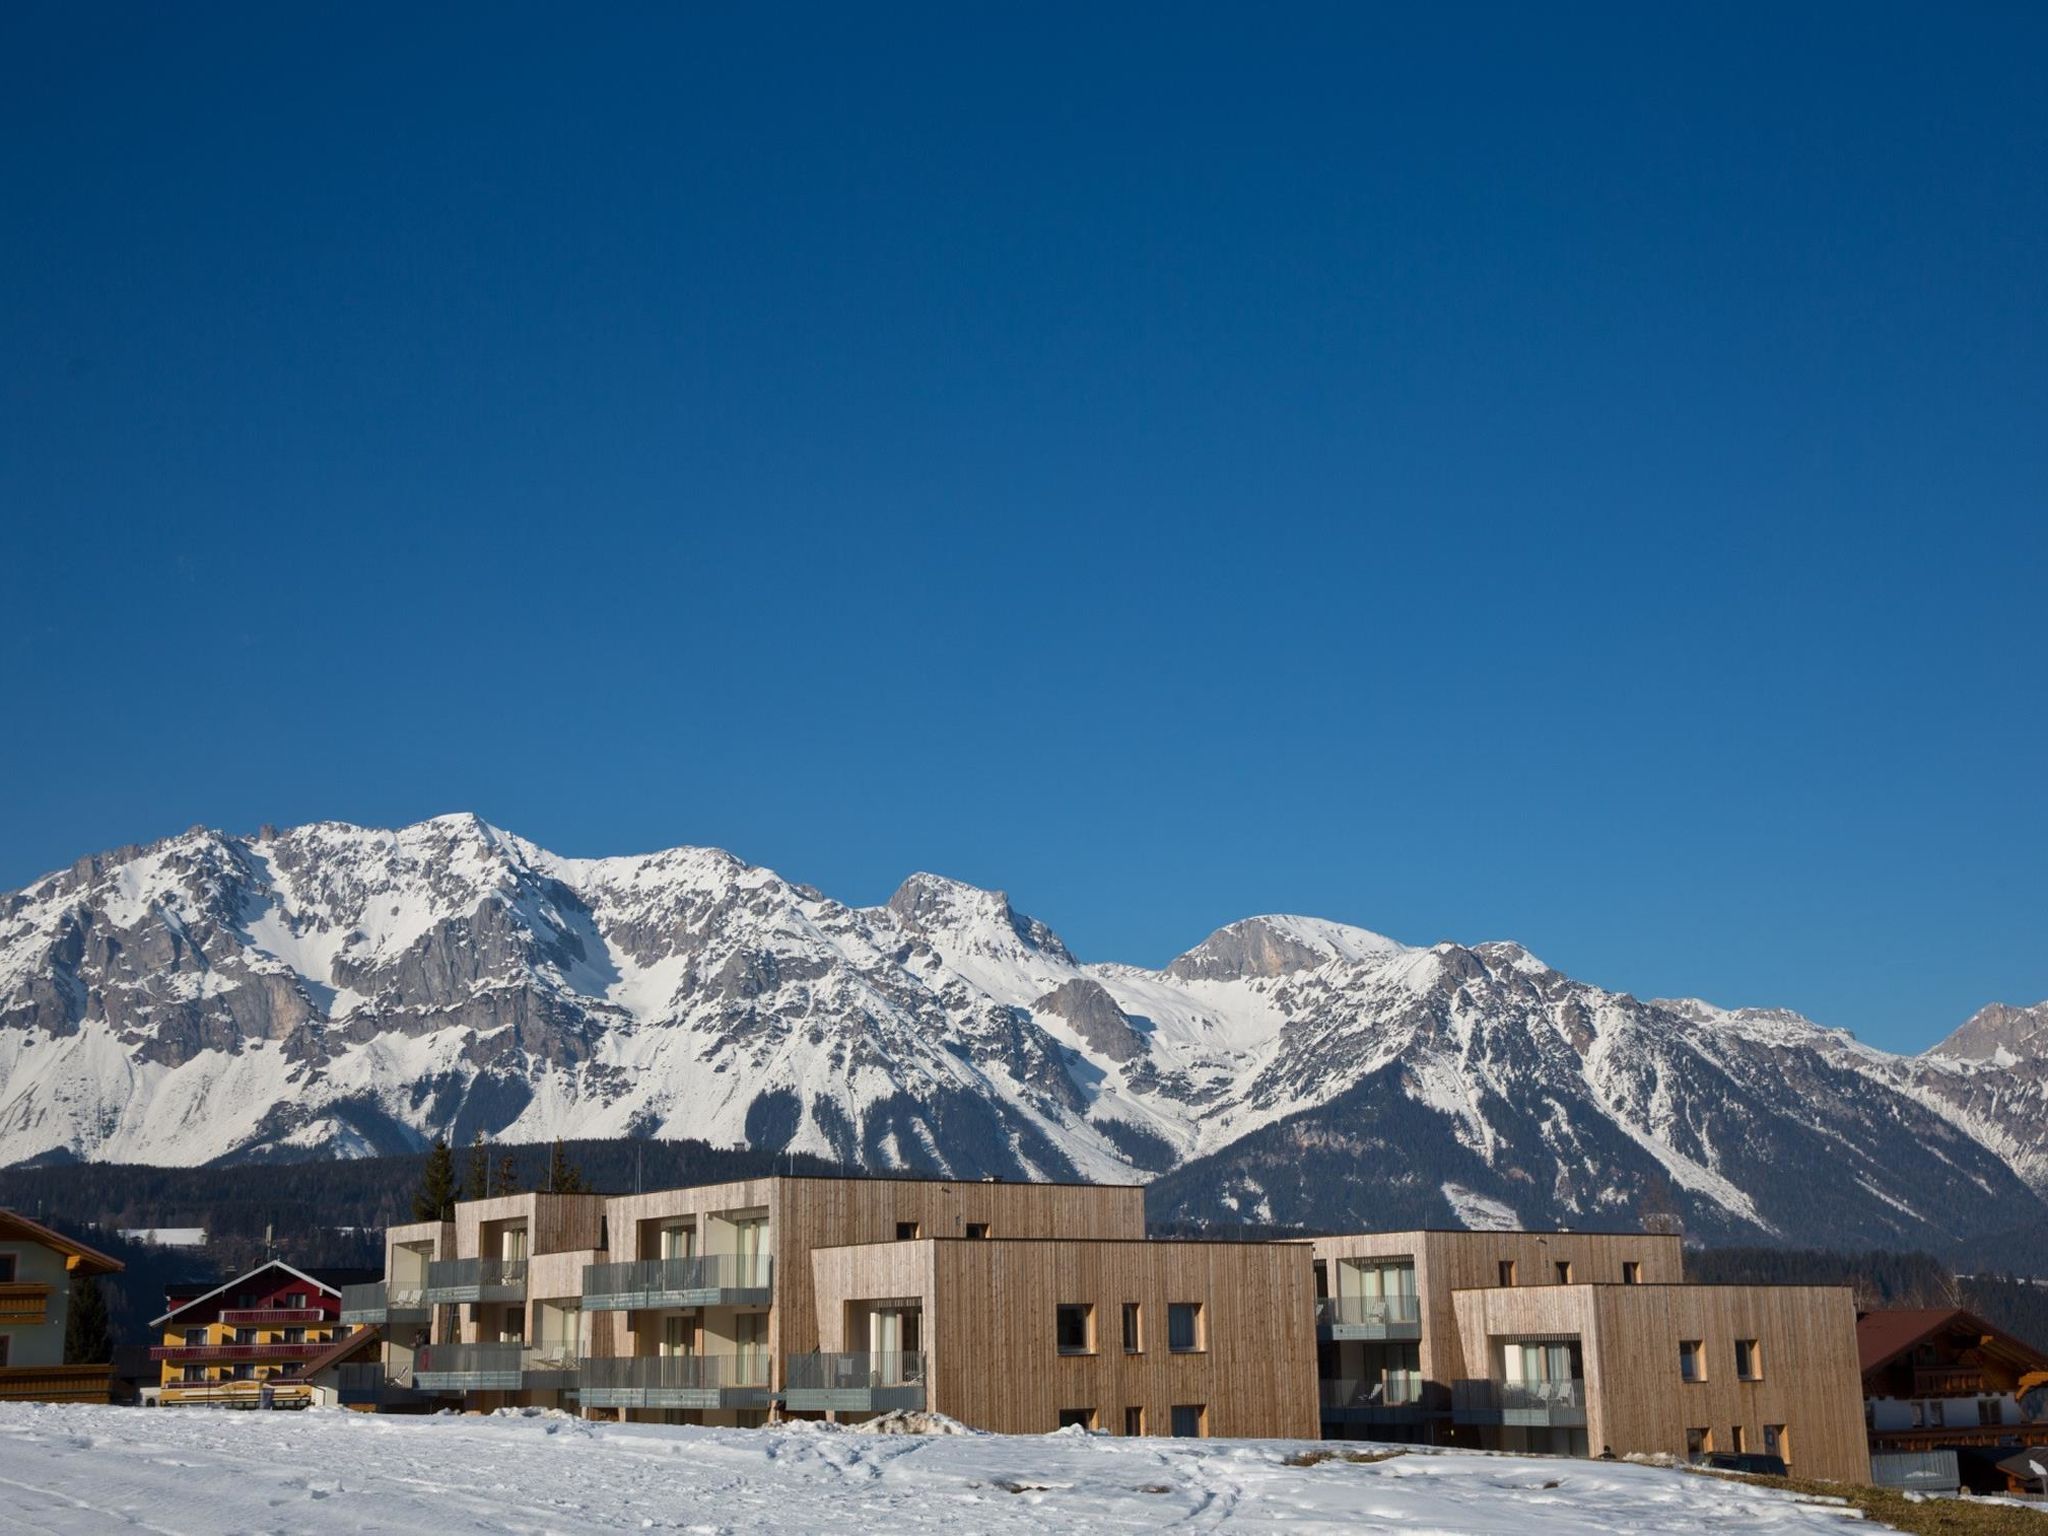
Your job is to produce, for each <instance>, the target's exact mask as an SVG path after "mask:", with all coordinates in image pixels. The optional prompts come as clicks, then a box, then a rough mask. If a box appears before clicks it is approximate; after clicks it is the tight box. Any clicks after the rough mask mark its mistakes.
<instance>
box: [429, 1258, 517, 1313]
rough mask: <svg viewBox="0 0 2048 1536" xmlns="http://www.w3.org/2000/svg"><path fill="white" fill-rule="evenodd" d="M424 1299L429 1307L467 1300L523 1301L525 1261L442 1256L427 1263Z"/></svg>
mask: <svg viewBox="0 0 2048 1536" xmlns="http://www.w3.org/2000/svg"><path fill="white" fill-rule="evenodd" d="M424 1299H425V1301H426V1302H427V1304H428V1305H431V1306H443V1305H447V1304H449V1303H460V1302H467V1301H524V1300H526V1260H524V1259H443V1260H440V1261H439V1262H437V1263H433V1264H429V1265H428V1266H427V1283H426V1287H425V1291H424Z"/></svg>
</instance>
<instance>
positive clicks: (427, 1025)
mask: <svg viewBox="0 0 2048 1536" xmlns="http://www.w3.org/2000/svg"><path fill="white" fill-rule="evenodd" d="M2035 1014H2036V1011H2033V1010H2012V1009H2005V1010H1996V1009H1993V1010H1986V1012H1985V1014H1982V1015H1980V1016H1979V1018H1978V1019H1977V1020H1973V1021H1972V1023H1971V1025H1969V1026H1966V1027H1965V1030H1964V1031H1959V1032H1958V1037H1957V1040H1956V1042H1953V1043H1952V1044H1953V1048H1951V1047H1950V1046H1949V1045H1945V1046H1944V1047H1943V1048H1942V1049H1941V1050H1939V1051H1937V1052H1934V1053H1930V1054H1929V1055H1927V1056H1924V1057H1897V1056H1892V1055H1889V1054H1887V1053H1885V1052H1882V1051H1876V1050H1873V1049H1871V1048H1870V1047H1867V1046H1864V1045H1862V1044H1860V1043H1859V1042H1857V1041H1856V1040H1855V1039H1854V1038H1853V1037H1852V1036H1850V1035H1848V1034H1847V1033H1846V1032H1844V1031H1840V1030H1831V1029H1823V1028H1821V1027H1820V1026H1817V1025H1815V1024H1813V1023H1811V1022H1809V1021H1807V1020H1805V1019H1802V1018H1800V1017H1799V1016H1798V1015H1796V1014H1791V1013H1786V1012H1783V1011H1773V1010H1760V1009H1742V1010H1724V1009H1719V1008H1715V1007H1712V1006H1711V1005H1709V1004H1705V1003H1701V1002H1698V1001H1696V1000H1679V1001H1663V1002H1643V1001H1640V1000H1638V999H1635V998H1633V997H1629V996H1627V995H1625V994H1620V993H1612V992H1607V991H1604V990H1602V989H1600V988H1597V987H1592V986H1588V985H1586V984H1584V983H1581V982H1577V981H1574V980H1572V979H1571V978H1569V977H1566V976H1563V975H1561V974H1560V973H1558V972H1557V971H1555V970H1553V969H1551V968H1550V967H1548V966H1546V965H1544V964H1543V962H1542V961H1540V960H1538V959H1537V958H1536V957H1535V956H1533V955H1531V954H1529V952H1528V951H1527V950H1525V949H1523V948H1521V947H1520V946H1519V945H1515V944H1508V943H1490V944H1479V945H1474V946H1470V947H1467V946H1463V945H1459V944H1451V943H1440V944H1435V945H1431V946H1427V947H1418V946H1411V945H1406V944H1402V943H1399V942H1396V941H1395V940H1393V939H1389V938H1386V937H1384V936H1382V935H1380V934H1376V933H1372V932H1369V931H1367V930H1365V929H1362V928H1354V927H1348V926H1346V925H1343V924H1339V923H1332V922H1327V921H1323V920H1320V919H1315V918H1308V917H1298V916H1290V915H1284V914H1272V915H1266V916H1260V917H1252V918H1246V919H1244V920H1242V921H1239V922H1236V923H1232V924H1229V925H1227V926H1226V927H1224V928H1221V929H1219V930H1217V931H1216V932H1215V933H1214V934H1211V935H1210V936H1209V937H1208V938H1207V939H1205V940H1203V941H1202V942H1201V943H1200V944H1198V945H1196V946H1195V947H1194V948H1193V949H1190V950H1189V951H1188V952H1187V953H1185V954H1183V955H1181V956H1180V957H1179V958H1178V959H1176V960H1174V961H1173V962H1172V963H1170V964H1169V965H1167V966H1165V967H1163V968H1161V969H1157V970H1154V969H1148V968H1144V967H1138V966H1131V965H1123V964H1116V963H1088V964H1084V963H1082V962H1081V961H1079V960H1077V959H1076V957H1075V956H1074V955H1073V954H1072V952H1071V951H1070V950H1069V949H1068V948H1067V946H1066V945H1065V944H1064V943H1063V942H1062V941H1061V939H1060V938H1059V936H1058V935H1057V934H1056V933H1054V932H1053V931H1052V930H1051V929H1050V928H1049V927H1047V926H1046V925H1045V924H1044V923H1042V922H1039V921H1038V920H1036V919H1034V918H1031V917H1028V916H1025V915H1023V914H1021V913H1019V912H1017V911H1016V910H1015V909H1014V908H1013V907H1012V906H1011V904H1010V902H1009V900H1008V899H1007V897H1005V896H1004V895H1003V894H1002V893H1001V892H997V891H986V890H981V889H978V888H976V887H973V886H968V885H964V884H961V883H960V882H957V881H953V880H948V879H945V878H943V877H941V876H937V875H932V874H915V875H912V876H911V877H909V878H908V879H906V880H905V881H904V882H903V884H902V886H901V887H900V888H899V889H898V890H897V891H896V893H895V894H894V895H893V896H892V897H891V898H890V899H889V900H888V901H887V902H886V903H884V904H882V905H880V906H875V907H850V906H847V905H844V904H842V903H840V902H837V901H834V900H832V899H831V898H829V897H827V896H825V895H824V894H822V893H820V892H818V891H815V890H812V889H810V888H808V887H805V886H800V885H795V884H792V883H790V882H788V881H786V880H784V879H783V878H781V877H780V876H779V875H777V874H776V873H775V872H774V871H772V870H768V869H763V868H760V867H758V866H754V865H749V864H746V863H745V862H743V861H742V860H739V859H737V858H735V857H733V856H732V855H731V854H728V853H724V852H722V851H720V850H717V849H710V848H675V849H670V850H666V851H664V852H659V853H652V854H646V855H638V856H631V857H612V858H595V859H570V858H563V857H560V856H558V855H555V854H553V853H550V852H548V851H547V850H546V849H543V848H540V847H538V846H537V845H535V844H533V843H530V842H528V841H526V840H525V839H523V838H520V837H517V836H516V835H513V834H511V833H508V832H505V831H503V830H501V829H499V828H496V827H493V826H491V825H489V824H488V823H486V822H483V821H481V820H480V819H478V818H476V817H474V816H468V815H457V816H444V817H437V818H435V819H433V820H431V821H426V822H421V823H419V824H417V825H415V826H411V827H405V828H401V829H398V830H396V831H380V830H374V829H367V828H361V827H355V826H349V825H346V824H343V823H337V822H321V823H314V824H311V825H308V826H304V827H297V828H291V829H285V830H281V831H280V830H276V829H270V828H266V829H264V830H263V831H262V832H260V833H258V834H257V835H255V836H253V837H235V836H230V835H227V834H224V833H220V832H216V831H212V830H208V829H205V828H195V829H194V830H193V831H191V832H188V833H185V834H183V835H182V836H179V837H174V838H169V839H166V840H165V841H163V842H160V843H156V844H153V845H151V846H149V847H147V848H131V849H122V850H118V851H116V852H114V853H110V854H106V855H102V856H98V857H95V858H90V859H84V860H81V861H80V862H79V863H78V864H76V865H74V866H72V867H71V868H70V869H68V870H64V871H60V872H57V873H55V874H52V875H50V876H47V877H45V878H44V879H43V880H40V881H38V882H36V883H35V884H34V885H32V886H30V887H28V888H27V889H25V890H22V891H19V892H15V893H12V894H10V895H6V896H0V1162H19V1161H24V1160H29V1159H37V1158H48V1157H66V1158H89V1159H105V1160H123V1161H145V1162H159V1163H200V1162H208V1161H213V1160H218V1159H234V1158H247V1157H259V1156H268V1157H278V1156H329V1155H342V1156H354V1155H367V1154H372V1153H377V1152H384V1151H397V1150H410V1149H412V1148H415V1147H417V1146H419V1145H421V1144H422V1143H423V1141H424V1140H425V1139H427V1138H430V1137H432V1136H434V1135H449V1136H452V1137H454V1138H455V1139H457V1140H463V1139H466V1138H467V1137H468V1136H470V1135H471V1134H473V1133H474V1132H475V1131H477V1130H483V1131H485V1132H487V1133H489V1134H491V1135H493V1136H496V1137H500V1138H502V1139H506V1140H521V1141H526V1140H539V1139H544V1138H548V1137H552V1136H558V1135H559V1136H569V1137H615V1136H629V1135H656V1136H692V1137H699V1138H703V1139H706V1140H710V1141H713V1142H718V1143H725V1144H736V1143H742V1142H745V1143H749V1144H753V1145H757V1146H767V1147H774V1148H782V1147H791V1148H795V1149H798V1150H803V1151H810V1152H816V1153H820V1154H824V1155H827V1156H831V1157H836V1158H840V1159H842V1160H845V1161H848V1162H853V1163H859V1164H862V1165H864V1166H869V1167H875V1168H890V1167H904V1166H917V1167H921V1168H929V1169H935V1170H944V1171H948V1172H952V1173H956V1174H963V1175H966V1174H978V1173H982V1172H992V1173H1002V1174H1009V1175H1014V1176H1041V1177H1060V1178H1075V1177H1083V1178H1093V1179H1128V1178H1133V1177H1139V1178H1143V1177H1147V1176H1151V1175H1155V1174H1162V1173H1164V1174H1166V1178H1165V1179H1164V1180H1163V1181H1162V1185H1161V1194H1160V1199H1161V1202H1162V1204H1163V1206H1164V1213H1165V1214H1173V1215H1184V1216H1187V1217H1190V1218H1202V1217H1205V1216H1219V1215H1227V1214H1229V1213H1232V1212H1235V1213H1236V1214H1237V1215H1238V1216H1239V1217H1241V1218H1246V1219H1250V1218H1252V1217H1256V1219H1260V1220H1273V1221H1315V1220H1321V1219H1325V1217H1326V1215H1327V1214H1329V1213H1331V1212H1332V1211H1333V1210H1335V1211H1341V1212H1344V1213H1347V1214H1350V1215H1354V1216H1363V1217H1367V1218H1369V1219H1372V1220H1375V1221H1387V1220H1393V1219H1397V1218H1398V1219H1414V1220H1424V1221H1428V1220H1437V1221H1441V1220H1444V1219H1447V1218H1448V1219H1455V1220H1481V1219H1494V1217H1496V1216H1497V1215H1498V1213H1500V1212H1510V1213H1514V1214H1516V1215H1517V1217H1518V1218H1519V1219H1526V1220H1528V1221H1530V1222H1541V1221H1559V1222H1563V1223H1565V1224H1571V1225H1576V1224H1583V1223H1591V1222H1598V1221H1607V1222H1613V1221H1618V1220H1628V1219H1632V1218H1633V1217H1634V1216H1636V1215H1638V1214H1640V1213H1641V1211H1642V1210H1643V1209H1644V1208H1645V1207H1646V1203H1647V1204H1648V1205H1650V1206H1655V1207H1656V1208H1658V1209H1660V1210H1661V1209H1663V1208H1664V1207H1665V1206H1666V1205H1668V1206H1670V1207H1671V1208H1672V1209H1673V1211H1674V1212H1675V1213H1676V1214H1678V1215H1680V1216H1682V1217H1683V1218H1685V1219H1687V1220H1690V1221H1692V1222H1693V1223H1694V1224H1695V1225H1696V1226H1700V1227H1703V1228H1705V1229H1708V1230H1721V1231H1727V1232H1731V1233H1746V1234H1750V1235H1766V1236H1769V1235H1778V1234H1790V1233H1799V1232H1811V1231H1812V1230H1813V1227H1814V1223H1815V1221H1816V1220H1819V1221H1821V1222H1823V1223H1824V1224H1832V1228H1833V1229H1834V1230H1835V1231H1837V1232H1839V1233H1842V1234H1845V1235H1855V1236H1862V1237H1868V1238H1870V1239H1872V1240H1900V1239H1905V1240H1915V1241H1921V1240H1929V1239H1930V1238H1940V1237H1943V1236H1945V1235H1952V1234H1953V1232H1954V1231H1955V1230H1957V1229H1958V1228H1960V1227H1967V1226H1969V1225H1970V1224H1972V1223H1976V1222H1978V1221H1980V1219H1981V1220H1982V1221H1983V1222H1984V1223H1985V1224H1987V1225H1988V1224H1989V1223H1990V1222H1991V1221H1992V1220H1993V1216H1994V1213H1995V1214H1996V1216H1997V1218H1998V1219H2000V1220H2003V1221H2004V1222H2006V1223H2007V1224H2010V1222H2011V1221H2012V1219H2014V1217H2013V1212H2014V1210H2015V1208H2017V1209H2018V1210H2020V1211H2021V1212H2024V1211H2026V1210H2028V1209H2035V1208H2039V1209H2042V1210H2043V1212H2044V1214H2048V1207H2041V1206H2040V1203H2039V1200H2038V1198H2037V1197H2036V1196H2035V1195H2034V1194H2032V1193H2031V1192H2030V1191H2029V1190H2028V1189H2027V1188H2026V1185H2025V1183H2023V1182H2022V1181H2023V1180H2029V1181H2032V1182H2034V1183H2035V1184H2036V1185H2048V1069H2044V1067H2043V1062H2044V1061H2048V1048H2044V1042H2048V1030H2044V1029H2043V1028H2042V1027H2041V1020H2040V1019H2038V1018H2037V1017H2036V1016H2035ZM1788 1160H1796V1164H1795V1165H1796V1166H1800V1167H1802V1168H1804V1169H1807V1170H1809V1172H1808V1183H1807V1184H1806V1185H1804V1186H1802V1187H1801V1188H1800V1189H1799V1190H1796V1191H1791V1192H1788V1191H1786V1190H1785V1189H1784V1188H1783V1187H1782V1185H1783V1182H1784V1181H1782V1180H1773V1179H1771V1178H1770V1177H1769V1174H1770V1172H1771V1170H1773V1169H1774V1168H1782V1167H1784V1166H1787V1165H1788ZM1902 1165H1908V1166H1907V1167H1906V1171H1904V1172H1902V1171H1901V1168H1902ZM1366 1167H1369V1168H1370V1169H1371V1170H1372V1171H1373V1178H1374V1180H1375V1181H1376V1182H1375V1183H1374V1184H1373V1185H1372V1187H1371V1190H1370V1192H1369V1193H1368V1192H1367V1191H1366V1187H1365V1185H1364V1184H1362V1183H1361V1180H1360V1178H1359V1171H1360V1169H1361V1168H1366ZM1915 1170H1917V1171H1915ZM1774 1186H1776V1187H1774ZM1347 1202H1348V1204H1347Z"/></svg>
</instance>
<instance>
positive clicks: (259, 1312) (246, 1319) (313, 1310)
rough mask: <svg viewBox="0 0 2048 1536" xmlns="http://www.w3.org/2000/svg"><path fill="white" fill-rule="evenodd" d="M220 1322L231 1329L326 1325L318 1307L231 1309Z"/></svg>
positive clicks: (323, 1313)
mask: <svg viewBox="0 0 2048 1536" xmlns="http://www.w3.org/2000/svg"><path fill="white" fill-rule="evenodd" d="M220 1320H221V1322H222V1323H224V1324H226V1325H227V1326H228V1327H230V1328H283V1327H285V1326H287V1325H297V1324H299V1323H324V1322H326V1321H327V1314H326V1313H325V1312H322V1311H321V1310H320V1309H319V1308H318V1307H229V1308H228V1309H227V1310H225V1311H224V1312H222V1313H221V1315H220Z"/></svg>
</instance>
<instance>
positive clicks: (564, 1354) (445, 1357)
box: [412, 1340, 581, 1392]
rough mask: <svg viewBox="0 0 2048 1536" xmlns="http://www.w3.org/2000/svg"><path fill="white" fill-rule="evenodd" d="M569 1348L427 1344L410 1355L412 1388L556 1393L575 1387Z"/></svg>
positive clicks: (575, 1366)
mask: <svg viewBox="0 0 2048 1536" xmlns="http://www.w3.org/2000/svg"><path fill="white" fill-rule="evenodd" d="M580 1365H581V1361H580V1360H578V1358H577V1356H576V1353H575V1346H574V1345H571V1344H540V1345H533V1344H522V1343H520V1342H518V1341H517V1340H513V1341H510V1342H506V1343H499V1344H428V1345H424V1346H422V1347H421V1348H420V1349H419V1350H417V1351H416V1352H415V1353H414V1355H413V1370H412V1379H413V1384H414V1385H415V1386H417V1387H419V1388H421V1389H422V1390H424V1391H428V1392H519V1391H551V1390H552V1391H559V1390H562V1389H564V1388H568V1387H573V1386H575V1385H576V1376H577V1370H578V1367H579V1366H580Z"/></svg>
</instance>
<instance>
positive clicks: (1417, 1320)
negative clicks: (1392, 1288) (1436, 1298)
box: [1316, 1296, 1422, 1339]
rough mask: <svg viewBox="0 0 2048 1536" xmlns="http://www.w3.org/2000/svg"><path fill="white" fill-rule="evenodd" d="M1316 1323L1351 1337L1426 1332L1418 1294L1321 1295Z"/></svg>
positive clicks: (1413, 1335) (1416, 1335)
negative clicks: (1423, 1327) (1423, 1328)
mask: <svg viewBox="0 0 2048 1536" xmlns="http://www.w3.org/2000/svg"><path fill="white" fill-rule="evenodd" d="M1316 1326H1317V1327H1319V1328H1322V1329H1324V1330H1326V1331H1329V1332H1332V1333H1341V1334H1342V1335H1344V1336H1346V1337H1350V1338H1383V1339H1388V1338H1408V1339H1415V1338H1420V1337H1421V1336H1422V1306H1421V1302H1420V1300H1419V1299H1418V1298H1416V1297H1414V1296H1318V1297H1317V1298H1316Z"/></svg>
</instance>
